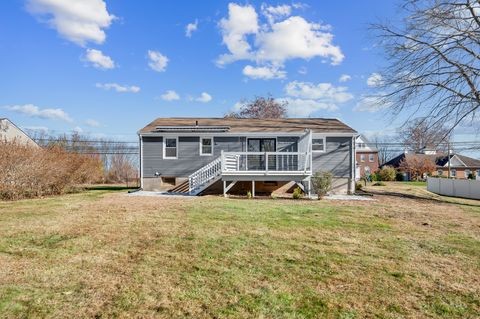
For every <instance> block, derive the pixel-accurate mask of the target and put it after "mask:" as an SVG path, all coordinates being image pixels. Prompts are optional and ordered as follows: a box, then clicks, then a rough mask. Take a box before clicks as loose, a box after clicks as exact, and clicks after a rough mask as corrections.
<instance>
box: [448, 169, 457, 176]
mask: <svg viewBox="0 0 480 319" xmlns="http://www.w3.org/2000/svg"><path fill="white" fill-rule="evenodd" d="M450 177H457V170H456V169H455V168H451V169H450Z"/></svg>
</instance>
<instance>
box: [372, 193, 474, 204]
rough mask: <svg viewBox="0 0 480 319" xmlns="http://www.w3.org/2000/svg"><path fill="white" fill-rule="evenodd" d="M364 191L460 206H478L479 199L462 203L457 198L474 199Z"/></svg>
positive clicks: (376, 194) (377, 194)
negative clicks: (475, 202) (474, 202)
mask: <svg viewBox="0 0 480 319" xmlns="http://www.w3.org/2000/svg"><path fill="white" fill-rule="evenodd" d="M365 193H366V194H372V195H375V196H392V197H400V198H409V199H416V200H421V201H425V202H431V203H444V204H455V205H461V206H470V207H480V201H478V204H473V203H463V202H460V201H457V200H458V199H460V200H462V199H464V200H469V201H474V199H469V198H460V197H448V196H442V197H439V198H435V197H425V196H420V195H414V194H406V193H402V192H392V191H373V190H368V191H365Z"/></svg>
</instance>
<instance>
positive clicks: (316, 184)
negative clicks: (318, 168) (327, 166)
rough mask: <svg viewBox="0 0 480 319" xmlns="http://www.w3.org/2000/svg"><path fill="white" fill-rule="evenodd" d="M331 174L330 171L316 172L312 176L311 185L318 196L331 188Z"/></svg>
mask: <svg viewBox="0 0 480 319" xmlns="http://www.w3.org/2000/svg"><path fill="white" fill-rule="evenodd" d="M332 178H333V175H332V173H330V172H316V173H315V174H313V176H312V180H311V181H312V187H313V190H314V191H315V193H316V194H317V196H318V199H322V198H323V196H325V195H326V194H327V193H328V192H329V191H330V190H331V189H332Z"/></svg>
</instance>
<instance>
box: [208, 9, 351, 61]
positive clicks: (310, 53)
mask: <svg viewBox="0 0 480 319" xmlns="http://www.w3.org/2000/svg"><path fill="white" fill-rule="evenodd" d="M290 10H291V9H290V6H278V7H267V6H262V12H263V14H264V15H267V19H268V20H269V24H263V25H262V27H261V28H260V27H259V18H258V15H257V12H256V11H255V8H254V7H252V6H251V5H245V6H241V5H238V4H235V3H230V4H229V6H228V17H227V18H223V19H222V20H221V21H220V24H219V27H220V30H221V33H222V36H223V43H224V44H225V45H226V47H227V49H228V51H229V53H226V54H223V55H221V56H219V58H218V59H217V65H219V66H224V65H226V64H228V63H232V62H234V61H239V60H248V61H254V62H256V63H257V64H259V66H264V65H271V66H275V67H276V68H277V69H281V68H283V67H284V63H285V62H286V61H288V60H291V59H305V60H309V59H312V58H314V57H322V58H324V59H329V60H330V62H331V64H332V65H336V64H339V63H341V62H342V61H343V59H344V55H343V53H342V51H341V50H340V48H339V47H338V46H335V45H333V43H332V42H333V34H332V33H330V32H328V30H329V28H330V27H329V26H327V25H321V24H318V23H310V22H308V21H306V20H305V19H304V18H302V17H300V16H289V17H287V18H285V19H284V20H281V19H283V18H284V17H286V16H288V15H290ZM249 37H251V40H250V39H249Z"/></svg>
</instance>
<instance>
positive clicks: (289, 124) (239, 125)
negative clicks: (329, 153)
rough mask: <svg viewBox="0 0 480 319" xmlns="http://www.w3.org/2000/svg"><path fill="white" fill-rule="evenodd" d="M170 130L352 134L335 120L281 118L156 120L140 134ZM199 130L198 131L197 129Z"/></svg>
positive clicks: (345, 126)
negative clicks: (217, 129)
mask: <svg viewBox="0 0 480 319" xmlns="http://www.w3.org/2000/svg"><path fill="white" fill-rule="evenodd" d="M159 127H160V128H168V130H169V131H175V128H176V127H177V128H179V131H180V130H182V131H184V130H185V128H192V130H193V129H194V128H195V127H200V128H205V130H206V131H207V130H208V128H209V127H211V128H213V127H219V128H223V129H224V131H227V132H229V133H246V132H303V131H304V130H305V129H310V130H312V131H313V132H314V133H352V134H355V133H357V131H355V130H354V129H353V128H351V127H350V126H348V125H346V124H345V123H343V122H341V121H340V120H338V119H324V118H283V119H243V118H242V119H238V118H157V119H156V120H154V121H153V122H151V123H150V124H148V125H147V126H145V127H144V128H142V129H141V130H140V131H139V134H145V133H155V132H159V130H160V128H159ZM197 131H198V130H197Z"/></svg>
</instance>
